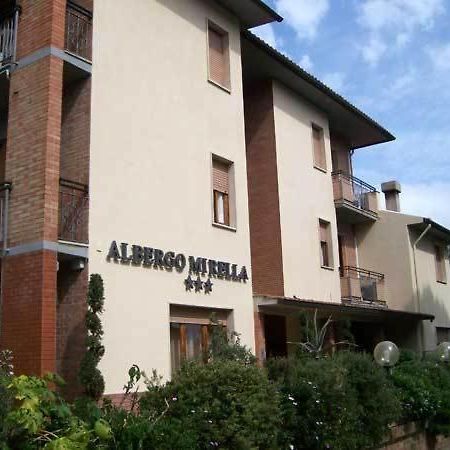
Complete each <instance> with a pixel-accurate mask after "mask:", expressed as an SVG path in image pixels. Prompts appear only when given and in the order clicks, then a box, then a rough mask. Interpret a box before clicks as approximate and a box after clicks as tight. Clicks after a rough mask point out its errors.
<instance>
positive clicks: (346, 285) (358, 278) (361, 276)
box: [340, 266, 385, 304]
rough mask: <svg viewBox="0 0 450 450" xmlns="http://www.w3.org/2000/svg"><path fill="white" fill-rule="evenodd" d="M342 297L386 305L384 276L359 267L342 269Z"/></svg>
mask: <svg viewBox="0 0 450 450" xmlns="http://www.w3.org/2000/svg"><path fill="white" fill-rule="evenodd" d="M340 274H341V288H342V297H343V299H345V300H350V301H352V300H357V301H361V300H362V301H363V302H368V303H383V304H384V303H385V300H384V275H383V274H382V273H378V272H374V271H371V270H365V269H361V268H359V267H352V266H346V267H341V268H340Z"/></svg>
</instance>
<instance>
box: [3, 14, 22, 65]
mask: <svg viewBox="0 0 450 450" xmlns="http://www.w3.org/2000/svg"><path fill="white" fill-rule="evenodd" d="M19 14H20V9H19V8H18V7H16V8H14V9H13V11H12V12H11V13H10V14H9V15H6V16H5V17H2V18H1V21H0V70H4V69H6V68H8V67H9V66H12V65H14V64H15V63H16V59H17V58H16V49H17V27H18V24H19Z"/></svg>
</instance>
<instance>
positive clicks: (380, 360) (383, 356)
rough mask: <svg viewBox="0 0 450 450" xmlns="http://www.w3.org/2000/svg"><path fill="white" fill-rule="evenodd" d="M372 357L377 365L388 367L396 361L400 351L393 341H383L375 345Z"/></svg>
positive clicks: (392, 365)
mask: <svg viewBox="0 0 450 450" xmlns="http://www.w3.org/2000/svg"><path fill="white" fill-rule="evenodd" d="M373 357H374V358H375V362H376V363H377V364H378V365H380V366H381V367H385V368H387V369H390V368H392V367H394V366H395V365H396V364H397V363H398V360H399V358H400V351H399V349H398V347H397V346H396V345H395V344H394V343H393V342H390V341H383V342H380V343H379V344H377V346H376V347H375V350H374V351H373Z"/></svg>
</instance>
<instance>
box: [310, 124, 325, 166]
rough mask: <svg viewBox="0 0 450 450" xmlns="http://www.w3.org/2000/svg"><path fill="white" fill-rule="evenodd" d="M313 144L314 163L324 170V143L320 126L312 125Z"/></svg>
mask: <svg viewBox="0 0 450 450" xmlns="http://www.w3.org/2000/svg"><path fill="white" fill-rule="evenodd" d="M312 135H313V146H314V164H315V165H316V166H317V167H320V168H321V169H324V170H326V168H327V164H326V158H325V143H324V137H323V130H322V128H320V127H318V126H316V125H313V127H312Z"/></svg>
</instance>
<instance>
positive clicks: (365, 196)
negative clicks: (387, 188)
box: [332, 170, 377, 212]
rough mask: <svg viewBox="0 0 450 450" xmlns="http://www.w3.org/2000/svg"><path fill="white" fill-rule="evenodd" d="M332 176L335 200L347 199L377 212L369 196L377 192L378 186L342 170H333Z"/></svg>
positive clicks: (365, 208)
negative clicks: (375, 186)
mask: <svg viewBox="0 0 450 450" xmlns="http://www.w3.org/2000/svg"><path fill="white" fill-rule="evenodd" d="M332 176H333V184H334V196H335V198H334V199H335V200H345V201H348V202H350V203H352V204H353V205H354V206H355V207H357V208H359V209H364V210H366V211H372V212H376V211H373V210H374V209H376V208H374V207H373V206H372V204H371V201H370V197H369V195H370V194H376V192H377V190H376V188H374V187H373V186H371V185H370V184H368V183H366V182H364V181H362V180H360V179H359V178H356V177H354V176H353V175H349V174H347V173H345V172H343V171H341V170H338V171H336V172H333V173H332Z"/></svg>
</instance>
